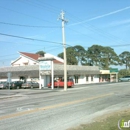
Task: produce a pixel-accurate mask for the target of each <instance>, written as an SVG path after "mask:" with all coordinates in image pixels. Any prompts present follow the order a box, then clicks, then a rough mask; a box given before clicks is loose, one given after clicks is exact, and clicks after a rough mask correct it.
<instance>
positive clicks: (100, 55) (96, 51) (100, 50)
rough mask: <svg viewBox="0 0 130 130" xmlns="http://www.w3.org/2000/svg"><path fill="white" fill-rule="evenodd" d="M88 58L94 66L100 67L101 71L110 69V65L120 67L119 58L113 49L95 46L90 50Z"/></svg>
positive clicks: (87, 54)
mask: <svg viewBox="0 0 130 130" xmlns="http://www.w3.org/2000/svg"><path fill="white" fill-rule="evenodd" d="M86 56H87V58H88V59H89V61H91V64H92V65H96V66H99V67H100V68H101V69H109V67H110V65H118V62H119V58H118V56H117V54H116V53H115V52H114V49H112V48H111V47H103V46H100V45H93V46H91V47H89V48H88V50H87V53H86Z"/></svg>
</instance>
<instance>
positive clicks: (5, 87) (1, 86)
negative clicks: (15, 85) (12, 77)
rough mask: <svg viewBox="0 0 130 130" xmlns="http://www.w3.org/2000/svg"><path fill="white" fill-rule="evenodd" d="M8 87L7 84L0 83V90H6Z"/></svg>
mask: <svg viewBox="0 0 130 130" xmlns="http://www.w3.org/2000/svg"><path fill="white" fill-rule="evenodd" d="M8 87H9V83H8V82H1V83H0V89H7V88H8Z"/></svg>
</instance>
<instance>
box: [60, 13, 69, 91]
mask: <svg viewBox="0 0 130 130" xmlns="http://www.w3.org/2000/svg"><path fill="white" fill-rule="evenodd" d="M64 15H65V13H64V12H63V11H62V12H61V15H60V18H59V19H60V20H61V21H62V38H63V52H64V90H65V91H66V90H67V67H66V64H67V63H66V62H67V61H66V43H65V22H67V20H65V19H64Z"/></svg>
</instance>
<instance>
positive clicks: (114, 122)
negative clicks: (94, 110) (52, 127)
mask: <svg viewBox="0 0 130 130" xmlns="http://www.w3.org/2000/svg"><path fill="white" fill-rule="evenodd" d="M122 119H124V121H128V120H130V109H127V110H123V111H118V112H114V113H110V114H107V115H104V116H102V117H98V118H96V119H94V121H93V122H92V123H89V124H82V125H80V126H78V127H76V128H71V129H68V130H119V128H118V121H119V120H122ZM122 130H130V128H122Z"/></svg>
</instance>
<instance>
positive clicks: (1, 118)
mask: <svg viewBox="0 0 130 130" xmlns="http://www.w3.org/2000/svg"><path fill="white" fill-rule="evenodd" d="M113 94H114V93H108V94H103V95H99V96H95V97H90V98H85V99H80V100H75V101H71V102H65V103H60V104H56V105H52V106H46V107H42V108H35V109H32V110H30V111H22V112H18V113H14V114H9V115H5V116H1V117H0V120H4V119H9V118H14V117H19V116H23V115H27V114H31V113H36V112H40V111H44V110H49V109H54V108H58V107H64V106H68V105H73V104H77V103H81V102H85V101H91V100H94V99H99V98H103V97H107V96H111V95H113Z"/></svg>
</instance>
